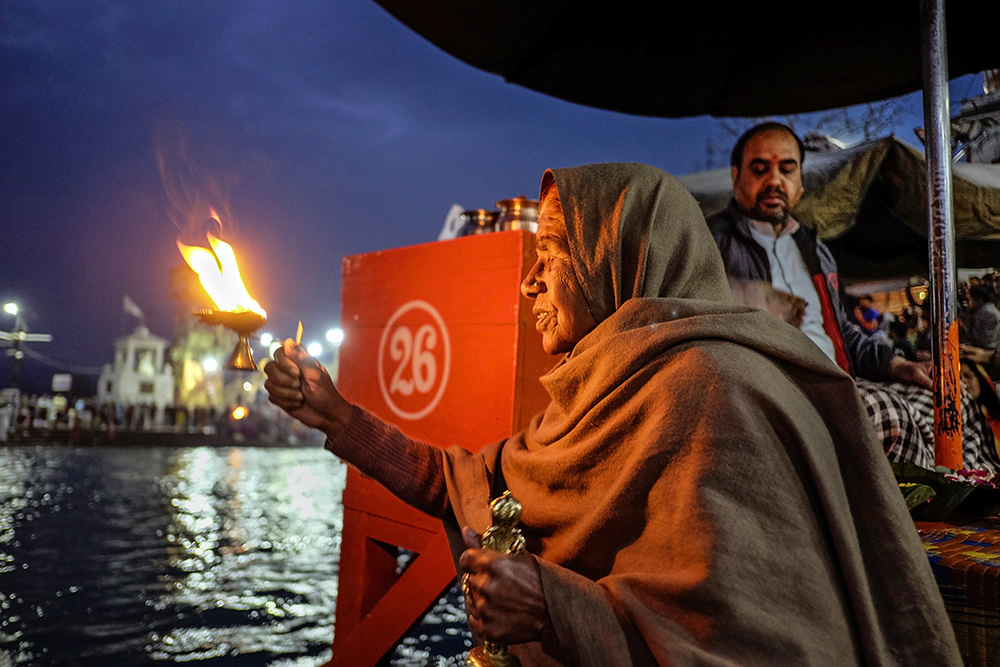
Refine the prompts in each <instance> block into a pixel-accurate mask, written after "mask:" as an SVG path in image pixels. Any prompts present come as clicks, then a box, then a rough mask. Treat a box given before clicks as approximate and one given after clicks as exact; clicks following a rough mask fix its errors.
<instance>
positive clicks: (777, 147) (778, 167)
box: [732, 130, 802, 225]
mask: <svg viewBox="0 0 1000 667" xmlns="http://www.w3.org/2000/svg"><path fill="white" fill-rule="evenodd" d="M732 175H733V195H734V197H735V198H736V204H737V205H738V206H739V208H740V210H742V211H743V212H744V213H746V214H747V215H748V216H749V217H750V218H752V219H754V220H760V221H762V222H770V223H771V224H772V225H780V224H784V223H785V222H786V221H787V220H788V217H789V216H790V215H791V212H792V209H793V208H795V205H796V204H798V203H799V199H801V198H802V156H801V155H800V154H799V146H798V143H797V142H796V141H795V137H793V136H792V135H790V134H789V133H788V132H785V131H784V130H766V131H764V132H761V133H760V134H757V135H754V136H753V137H752V138H751V139H750V141H748V142H747V145H746V150H744V151H743V162H742V163H741V164H740V166H739V167H733V169H732Z"/></svg>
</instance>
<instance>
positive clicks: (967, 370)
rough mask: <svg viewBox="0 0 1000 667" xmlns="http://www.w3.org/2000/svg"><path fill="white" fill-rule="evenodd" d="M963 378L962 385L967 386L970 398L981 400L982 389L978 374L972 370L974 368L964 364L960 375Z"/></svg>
mask: <svg viewBox="0 0 1000 667" xmlns="http://www.w3.org/2000/svg"><path fill="white" fill-rule="evenodd" d="M959 377H961V378H962V384H964V385H965V390H966V391H968V392H969V396H970V397H971V398H972V400H974V401H975V400H977V399H978V398H979V392H980V391H982V387H980V386H979V376H978V375H976V372H975V371H974V370H972V366H970V365H969V364H962V371H961V373H960V374H959Z"/></svg>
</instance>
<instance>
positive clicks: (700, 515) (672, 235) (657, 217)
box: [445, 164, 959, 665]
mask: <svg viewBox="0 0 1000 667" xmlns="http://www.w3.org/2000/svg"><path fill="white" fill-rule="evenodd" d="M550 180H551V181H554V183H555V186H556V187H557V189H558V192H559V196H560V199H561V202H562V206H563V210H564V214H565V218H566V227H567V232H568V236H569V247H570V254H571V256H572V259H573V262H574V266H575V269H576V271H577V276H578V279H579V282H580V285H581V287H582V288H583V290H584V293H585V295H586V298H587V300H588V304H589V306H590V308H591V312H592V314H593V315H594V317H595V320H596V321H597V322H598V324H597V326H596V327H595V328H594V329H593V330H592V331H591V332H590V333H588V334H587V335H586V336H584V338H583V339H582V340H580V341H579V342H578V343H577V344H576V345H575V347H574V348H573V350H572V351H571V352H570V353H569V354H568V355H566V356H565V357H564V358H563V359H562V361H561V362H560V363H559V364H558V365H557V366H556V367H555V368H554V369H553V370H552V371H551V372H549V373H548V374H546V375H545V376H543V377H542V378H541V382H542V384H543V385H544V387H545V388H546V390H547V391H548V392H549V394H550V396H551V397H552V401H551V403H550V404H549V406H548V407H547V408H546V410H545V412H544V413H543V414H541V415H539V416H537V417H536V418H535V419H534V420H533V421H532V423H531V425H530V426H529V428H528V429H527V431H525V432H524V433H521V434H518V435H516V436H514V437H512V438H510V439H508V440H506V441H504V442H501V443H497V444H495V445H491V446H488V447H486V448H484V449H483V450H481V451H480V454H479V455H478V456H465V455H460V454H452V455H448V456H446V458H445V477H446V483H447V485H448V491H449V498H450V500H451V504H452V508H453V511H454V514H455V518H456V519H457V521H458V525H470V526H471V527H472V528H474V529H476V530H477V531H479V532H482V531H483V530H485V529H486V527H487V526H488V525H489V521H490V517H489V510H488V507H487V503H488V500H489V498H490V497H491V496H493V497H495V496H496V495H499V493H500V492H502V491H503V490H504V489H510V491H511V492H512V493H513V495H514V496H515V497H516V498H517V499H518V500H520V501H521V503H522V504H523V506H524V511H523V514H522V526H523V529H524V531H525V535H526V537H527V542H528V550H529V551H530V552H531V553H533V554H535V555H536V556H537V562H538V566H539V571H540V573H541V579H542V588H543V592H544V594H545V598H546V604H547V608H548V613H549V617H550V618H551V621H552V626H553V627H554V629H555V633H554V636H550V637H547V638H546V639H545V640H543V642H542V643H541V644H525V645H520V646H516V647H512V650H513V651H514V652H515V653H518V654H519V655H520V656H521V657H522V661H523V662H524V663H525V664H557V663H564V664H582V665H607V664H704V663H711V664H716V663H719V662H727V661H732V662H733V663H738V664H753V663H756V664H845V663H862V662H865V663H870V664H935V665H944V664H957V663H958V662H959V658H958V655H957V650H956V649H955V643H954V635H953V632H952V630H951V627H950V625H949V624H948V621H947V617H946V616H945V613H944V607H943V604H942V601H941V598H940V594H939V593H938V591H937V588H936V586H935V584H934V581H933V579H932V577H931V573H930V567H929V564H928V561H927V558H926V556H925V555H924V553H923V549H922V547H921V545H920V542H919V539H918V537H917V534H916V531H915V530H914V528H913V524H912V522H910V520H909V516H908V514H907V512H906V510H905V507H904V506H903V503H902V499H901V496H900V493H899V490H898V488H897V487H896V484H895V481H894V480H893V478H892V475H891V472H890V470H889V466H888V463H887V462H886V460H885V457H884V455H883V453H882V451H881V449H880V448H879V447H878V446H877V444H876V443H875V441H874V434H873V431H872V428H871V425H870V424H869V423H868V422H867V417H866V415H865V414H864V413H863V409H862V407H861V404H860V402H859V399H858V396H857V393H856V391H855V388H854V384H853V382H852V381H851V379H850V378H849V377H848V376H847V375H846V374H844V373H843V372H842V371H841V370H840V369H838V368H837V367H836V366H835V365H833V364H832V363H831V362H830V361H829V360H828V359H827V358H826V356H825V355H824V354H823V353H822V352H820V351H819V349H818V348H817V347H816V346H815V345H813V344H812V343H811V342H810V341H809V340H808V339H807V338H806V337H805V336H804V335H803V334H802V333H801V332H800V331H798V330H797V329H794V328H793V327H791V326H789V325H787V324H785V323H784V322H782V321H780V320H779V319H778V318H775V317H774V316H772V315H770V314H768V313H764V312H761V311H753V310H750V309H748V308H744V307H741V306H735V305H733V304H732V303H731V297H730V292H729V288H728V284H727V282H726V278H725V275H724V271H723V266H722V261H721V258H720V256H719V252H718V250H717V249H716V246H715V244H714V242H713V241H712V238H711V235H710V233H709V231H708V229H707V226H706V224H705V222H704V219H703V218H702V216H701V213H700V211H699V210H698V207H697V204H696V203H695V202H694V199H693V198H692V197H691V196H690V194H688V193H687V192H686V191H685V190H684V188H683V187H682V186H680V184H679V183H678V182H677V181H676V180H675V179H673V178H672V177H671V176H669V175H668V174H666V173H665V172H663V171H661V170H659V169H656V168H654V167H649V166H646V165H638V164H608V165H590V166H584V167H576V168H571V169H555V170H552V171H549V172H546V174H545V176H544V179H543V188H544V187H545V186H546V185H547V184H548V182H549V181H550Z"/></svg>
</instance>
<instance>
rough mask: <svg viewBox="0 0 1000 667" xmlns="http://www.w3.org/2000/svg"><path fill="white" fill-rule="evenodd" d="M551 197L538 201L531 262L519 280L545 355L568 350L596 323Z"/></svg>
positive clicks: (562, 219)
mask: <svg viewBox="0 0 1000 667" xmlns="http://www.w3.org/2000/svg"><path fill="white" fill-rule="evenodd" d="M552 200H553V197H551V196H549V197H546V198H545V199H543V200H542V202H541V206H540V207H539V210H538V231H537V232H536V235H535V256H536V258H537V259H536V260H535V264H534V265H533V266H532V267H531V270H530V271H528V275H527V276H525V278H524V281H523V282H522V283H521V293H522V294H523V295H524V296H526V297H527V298H529V299H534V300H535V305H534V307H533V308H532V309H531V312H533V313H534V314H535V317H536V318H538V319H537V322H536V323H535V328H536V329H537V330H538V332H539V333H540V334H542V349H544V350H545V351H546V352H547V353H549V354H561V353H563V352H569V351H570V350H572V349H573V346H574V345H576V344H577V343H578V342H580V339H581V338H583V337H584V336H586V335H587V334H588V333H590V331H591V330H592V329H593V328H594V327H595V326H597V323H596V322H595V321H594V317H593V316H592V315H591V314H590V309H589V308H588V307H587V300H586V299H585V298H584V296H583V290H582V289H581V288H580V283H579V281H578V280H577V279H576V271H574V270H573V259H572V257H570V254H569V236H568V234H567V233H566V221H565V219H564V218H563V216H562V212H561V211H560V209H559V207H558V206H555V205H553V201H552Z"/></svg>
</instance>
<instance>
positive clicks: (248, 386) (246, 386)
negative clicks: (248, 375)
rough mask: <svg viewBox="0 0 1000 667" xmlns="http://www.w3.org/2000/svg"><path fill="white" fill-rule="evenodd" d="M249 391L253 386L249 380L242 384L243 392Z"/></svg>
mask: <svg viewBox="0 0 1000 667" xmlns="http://www.w3.org/2000/svg"><path fill="white" fill-rule="evenodd" d="M251 389H253V384H252V383H251V382H250V381H249V380H247V381H246V382H244V383H243V391H250V390H251Z"/></svg>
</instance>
